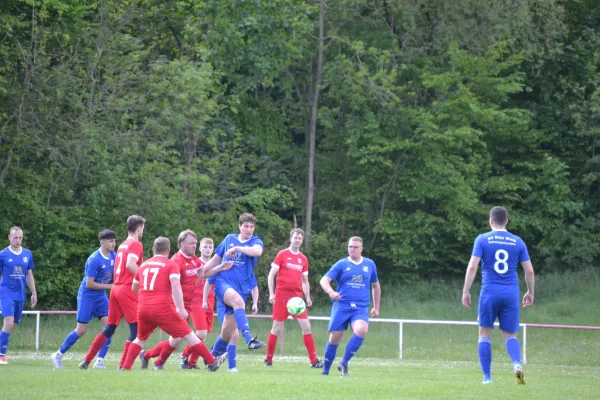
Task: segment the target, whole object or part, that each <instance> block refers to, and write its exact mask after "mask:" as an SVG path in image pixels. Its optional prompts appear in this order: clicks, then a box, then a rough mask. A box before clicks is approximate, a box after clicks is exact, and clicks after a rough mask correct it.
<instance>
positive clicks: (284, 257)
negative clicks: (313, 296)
mask: <svg viewBox="0 0 600 400" xmlns="http://www.w3.org/2000/svg"><path fill="white" fill-rule="evenodd" d="M272 265H276V266H278V267H279V271H278V272H277V284H276V289H275V295H284V296H291V297H295V296H298V297H302V275H308V259H307V258H306V257H305V256H304V254H302V253H301V252H298V253H295V254H294V253H292V251H291V250H290V249H289V248H288V249H285V250H281V251H280V252H279V253H277V257H275V260H274V261H273V264H272Z"/></svg>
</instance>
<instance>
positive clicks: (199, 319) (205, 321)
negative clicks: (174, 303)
mask: <svg viewBox="0 0 600 400" xmlns="http://www.w3.org/2000/svg"><path fill="white" fill-rule="evenodd" d="M186 310H188V313H189V314H190V317H191V318H192V322H193V323H194V328H196V330H197V331H207V332H208V333H210V332H212V326H213V318H214V313H213V311H212V310H210V303H209V309H208V310H205V309H204V308H202V302H201V301H200V302H198V301H195V302H193V303H192V305H191V307H190V309H188V308H187V306H186Z"/></svg>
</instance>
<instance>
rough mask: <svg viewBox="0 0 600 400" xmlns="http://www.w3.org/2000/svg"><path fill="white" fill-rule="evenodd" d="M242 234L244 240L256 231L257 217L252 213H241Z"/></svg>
mask: <svg viewBox="0 0 600 400" xmlns="http://www.w3.org/2000/svg"><path fill="white" fill-rule="evenodd" d="M239 223H240V236H241V237H242V239H243V240H248V239H250V238H251V237H252V234H253V233H254V227H255V225H256V217H255V216H254V215H252V214H250V213H244V214H242V215H240V218H239Z"/></svg>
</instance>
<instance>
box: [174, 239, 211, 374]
mask: <svg viewBox="0 0 600 400" xmlns="http://www.w3.org/2000/svg"><path fill="white" fill-rule="evenodd" d="M214 249H215V245H214V242H213V240H212V239H211V238H208V237H205V238H202V240H200V246H199V250H200V258H199V261H200V264H201V265H202V266H203V265H204V264H206V263H207V262H208V260H210V257H211V256H212V253H213V250H214ZM204 283H205V281H204V280H201V279H199V278H198V279H197V280H196V281H195V284H194V298H193V300H192V311H191V315H192V321H194V327H195V328H196V335H198V337H199V338H200V339H201V340H202V341H203V342H205V341H206V336H208V334H209V333H210V332H212V325H213V319H214V310H215V292H214V290H213V285H210V291H209V295H208V297H207V304H208V309H206V310H205V309H204V308H203V306H202V303H203V300H204V296H203V292H204V290H203V289H204ZM189 350H190V347H189V346H187V347H186V348H185V349H184V350H183V352H182V353H181V358H180V362H179V366H180V367H181V368H183V369H193V368H198V366H197V365H196V363H197V362H198V359H197V358H195V357H190V354H189Z"/></svg>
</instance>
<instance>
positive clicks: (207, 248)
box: [199, 237, 215, 257]
mask: <svg viewBox="0 0 600 400" xmlns="http://www.w3.org/2000/svg"><path fill="white" fill-rule="evenodd" d="M214 249H215V243H214V242H213V240H212V239H211V238H209V237H205V238H202V240H200V249H199V250H200V254H202V255H203V256H204V257H210V256H211V255H212V253H213V250H214Z"/></svg>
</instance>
